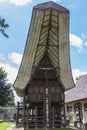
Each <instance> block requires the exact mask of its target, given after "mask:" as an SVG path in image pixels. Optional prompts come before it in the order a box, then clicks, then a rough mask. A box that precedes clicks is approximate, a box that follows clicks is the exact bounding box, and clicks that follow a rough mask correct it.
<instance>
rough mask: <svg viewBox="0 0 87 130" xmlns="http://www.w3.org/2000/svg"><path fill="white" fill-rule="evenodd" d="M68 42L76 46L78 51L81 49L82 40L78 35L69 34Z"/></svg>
mask: <svg viewBox="0 0 87 130" xmlns="http://www.w3.org/2000/svg"><path fill="white" fill-rule="evenodd" d="M70 43H71V45H72V46H75V47H77V48H78V49H79V50H80V51H81V50H82V49H83V48H82V46H83V41H82V39H81V38H80V37H78V36H76V35H75V34H70Z"/></svg>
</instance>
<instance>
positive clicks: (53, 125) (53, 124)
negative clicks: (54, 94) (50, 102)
mask: <svg viewBox="0 0 87 130" xmlns="http://www.w3.org/2000/svg"><path fill="white" fill-rule="evenodd" d="M52 127H53V128H55V123H54V107H53V106H52Z"/></svg>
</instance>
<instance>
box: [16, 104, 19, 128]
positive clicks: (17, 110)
mask: <svg viewBox="0 0 87 130" xmlns="http://www.w3.org/2000/svg"><path fill="white" fill-rule="evenodd" d="M18 117H19V102H17V115H16V126H17V124H18Z"/></svg>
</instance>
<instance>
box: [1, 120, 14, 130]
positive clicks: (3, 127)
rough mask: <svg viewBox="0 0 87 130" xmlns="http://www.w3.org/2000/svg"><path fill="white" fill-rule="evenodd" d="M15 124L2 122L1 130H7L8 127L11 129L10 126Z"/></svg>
mask: <svg viewBox="0 0 87 130" xmlns="http://www.w3.org/2000/svg"><path fill="white" fill-rule="evenodd" d="M12 124H13V123H10V122H1V123H0V130H6V129H7V128H8V127H10V125H12Z"/></svg>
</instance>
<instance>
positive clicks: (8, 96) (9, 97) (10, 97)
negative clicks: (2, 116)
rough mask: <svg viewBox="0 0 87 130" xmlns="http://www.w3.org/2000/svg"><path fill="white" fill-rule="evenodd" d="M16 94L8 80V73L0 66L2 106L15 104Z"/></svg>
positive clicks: (0, 104) (0, 97) (0, 102)
mask: <svg viewBox="0 0 87 130" xmlns="http://www.w3.org/2000/svg"><path fill="white" fill-rule="evenodd" d="M13 104H14V94H13V89H12V85H11V84H10V83H8V82H7V73H6V72H5V70H3V68H0V106H5V105H13Z"/></svg>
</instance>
